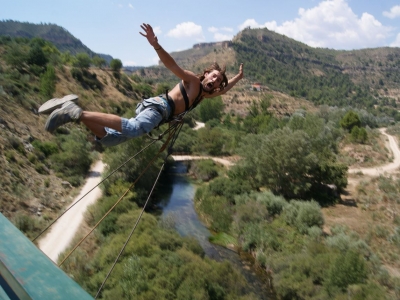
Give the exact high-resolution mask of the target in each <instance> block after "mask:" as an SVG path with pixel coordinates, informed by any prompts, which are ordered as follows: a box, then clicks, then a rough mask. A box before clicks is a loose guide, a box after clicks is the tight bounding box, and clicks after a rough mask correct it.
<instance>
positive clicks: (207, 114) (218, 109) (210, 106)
mask: <svg viewBox="0 0 400 300" xmlns="http://www.w3.org/2000/svg"><path fill="white" fill-rule="evenodd" d="M223 109H224V102H223V101H222V98H221V96H218V97H215V98H206V99H204V100H203V101H202V102H201V105H200V106H199V108H198V110H199V115H200V120H201V121H203V122H207V121H209V120H211V119H217V120H219V119H220V118H221V116H222V112H223Z"/></svg>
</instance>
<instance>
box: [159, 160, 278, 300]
mask: <svg viewBox="0 0 400 300" xmlns="http://www.w3.org/2000/svg"><path fill="white" fill-rule="evenodd" d="M167 172H168V173H167V174H164V179H165V180H160V184H159V192H160V190H161V191H162V192H161V193H159V194H161V202H160V203H159V207H160V208H161V210H162V214H161V217H163V218H166V217H169V216H171V215H172V216H173V220H174V222H175V227H176V230H177V231H178V232H179V234H181V235H182V236H192V237H195V238H196V239H197V240H198V241H199V243H200V245H201V246H202V248H203V249H204V252H205V253H206V255H207V256H208V257H210V258H212V259H214V260H217V261H222V260H228V261H230V262H231V264H233V265H235V266H236V268H237V269H239V270H240V271H241V273H242V274H243V275H244V277H245V278H246V279H247V281H248V282H249V284H250V285H251V286H252V289H253V292H254V293H255V294H257V296H259V298H260V299H262V300H264V299H273V298H274V297H273V296H272V294H271V293H270V292H269V288H268V283H267V281H268V279H267V278H262V277H263V276H257V274H256V273H255V272H254V271H253V270H252V268H251V267H250V263H247V262H245V261H242V260H241V259H240V257H239V255H238V254H237V253H236V252H234V251H231V250H229V249H226V248H223V247H220V246H217V245H214V244H212V243H210V242H209V241H208V238H209V237H210V236H211V233H210V231H209V230H208V229H207V228H206V227H205V226H204V225H203V224H202V223H201V222H200V220H199V218H198V217H197V214H196V211H195V209H194V206H193V199H194V194H195V187H194V185H193V184H191V183H190V182H189V181H188V178H187V176H186V173H187V167H186V165H185V164H184V163H183V162H175V163H174V166H173V167H172V168H170V169H168V171H167ZM263 280H264V281H266V282H264V283H263Z"/></svg>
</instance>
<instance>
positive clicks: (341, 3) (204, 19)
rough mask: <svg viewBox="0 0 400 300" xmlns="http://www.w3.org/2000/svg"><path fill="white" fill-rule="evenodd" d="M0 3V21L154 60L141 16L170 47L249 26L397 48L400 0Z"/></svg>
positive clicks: (329, 41) (123, 56)
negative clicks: (51, 28) (55, 28)
mask: <svg viewBox="0 0 400 300" xmlns="http://www.w3.org/2000/svg"><path fill="white" fill-rule="evenodd" d="M0 5H1V10H0V20H15V21H21V22H30V23H35V24H40V23H52V24H57V25H59V26H62V27H64V28H65V29H66V30H68V31H69V32H70V33H71V34H73V35H74V36H75V37H76V38H78V39H80V40H81V41H82V43H83V44H85V45H86V46H88V47H89V48H90V49H91V50H93V51H95V52H97V53H104V54H109V55H111V56H113V57H114V58H119V59H120V60H121V61H122V62H123V64H124V66H128V65H136V66H149V65H154V64H156V63H157V55H156V53H155V51H154V50H153V49H152V48H151V46H150V45H149V44H148V43H147V40H146V39H145V38H144V37H142V36H141V35H140V34H139V31H140V24H142V23H144V22H145V23H149V24H150V25H152V26H153V28H154V29H155V31H156V34H157V36H158V40H159V42H160V44H161V45H162V46H163V47H164V49H166V50H167V51H168V52H173V51H180V50H185V49H188V48H191V47H192V46H193V45H194V44H196V43H199V42H216V41H221V40H230V39H232V38H233V37H234V36H235V35H236V34H237V33H238V32H240V30H242V29H243V28H245V27H248V26H250V27H252V28H261V27H267V28H268V29H270V30H273V31H276V32H278V33H280V34H284V35H286V36H288V37H291V38H293V39H295V40H297V41H301V42H303V43H306V44H307V45H310V46H312V47H324V48H333V49H344V50H351V49H363V48H375V47H384V46H389V47H400V2H399V1H394V0H380V1H377V0H281V1H276V0H275V1H267V0H246V1H235V0H218V1H206V2H204V1H192V0H158V1H154V0H142V1H137V0H114V1H111V0H64V1H59V0H0Z"/></svg>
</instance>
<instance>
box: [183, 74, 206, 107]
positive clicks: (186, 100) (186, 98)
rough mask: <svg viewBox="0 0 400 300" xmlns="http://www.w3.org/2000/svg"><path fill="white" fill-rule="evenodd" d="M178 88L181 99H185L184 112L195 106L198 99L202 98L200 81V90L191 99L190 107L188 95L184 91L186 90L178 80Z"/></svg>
mask: <svg viewBox="0 0 400 300" xmlns="http://www.w3.org/2000/svg"><path fill="white" fill-rule="evenodd" d="M179 89H180V90H181V93H182V96H183V99H184V100H185V112H188V111H191V110H192V109H193V108H195V107H196V106H197V105H198V104H199V103H200V101H201V100H202V99H201V93H202V92H203V86H202V85H201V83H200V91H199V94H198V95H197V97H196V99H195V100H194V101H193V104H192V106H191V107H189V97H188V95H187V93H186V90H185V87H184V86H183V83H182V81H180V82H179Z"/></svg>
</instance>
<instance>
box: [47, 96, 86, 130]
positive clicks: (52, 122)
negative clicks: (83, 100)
mask: <svg viewBox="0 0 400 300" xmlns="http://www.w3.org/2000/svg"><path fill="white" fill-rule="evenodd" d="M82 111H83V110H82V108H80V107H79V106H78V105H76V104H75V103H74V102H72V101H67V102H65V103H64V104H63V105H62V106H61V108H59V109H56V110H55V111H53V112H52V113H51V114H50V116H49V117H48V118H47V121H46V125H45V126H44V128H45V129H46V130H47V131H49V132H53V131H54V130H56V129H57V128H58V127H60V126H61V125H64V124H66V123H70V122H77V121H79V118H80V117H81V115H82Z"/></svg>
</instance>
